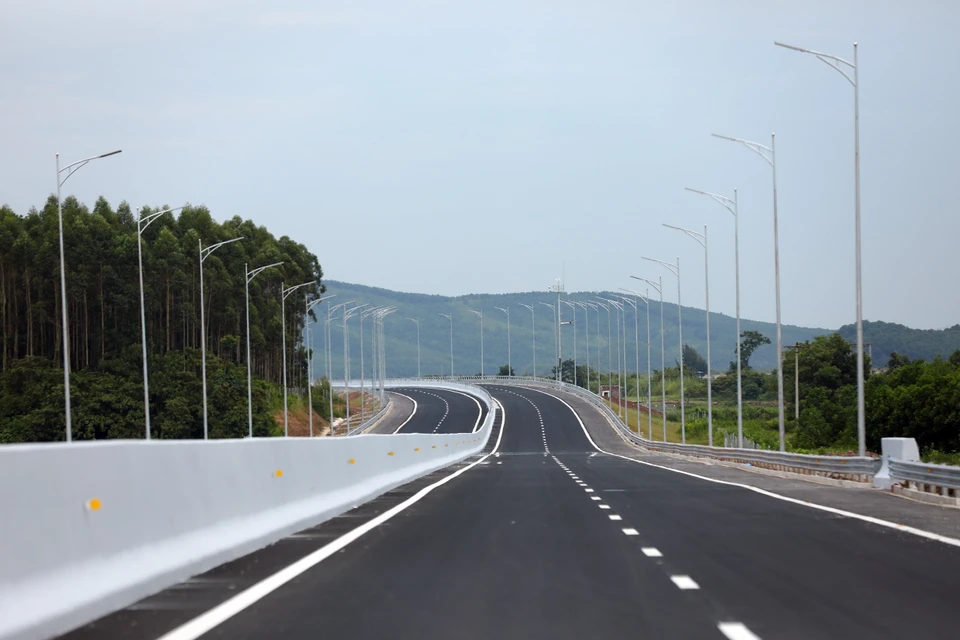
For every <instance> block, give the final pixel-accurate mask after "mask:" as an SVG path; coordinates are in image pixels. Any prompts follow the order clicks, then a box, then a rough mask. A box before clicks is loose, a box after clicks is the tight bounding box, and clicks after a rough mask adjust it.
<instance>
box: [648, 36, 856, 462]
mask: <svg viewBox="0 0 960 640" xmlns="http://www.w3.org/2000/svg"><path fill="white" fill-rule="evenodd" d="M774 44H775V45H776V46H778V47H783V48H786V49H791V50H793V51H798V52H800V53H806V54H809V55H812V56H814V57H816V58H818V59H819V60H820V61H821V62H823V63H825V64H827V65H828V66H829V67H831V68H832V69H834V70H835V71H837V72H838V73H840V75H842V76H843V77H844V78H845V79H846V80H847V81H848V82H849V83H850V85H851V86H852V87H853V90H854V99H853V101H854V105H853V106H854V235H855V240H854V249H855V263H856V316H857V436H858V450H859V455H860V456H863V455H865V451H866V440H865V431H866V429H865V407H864V404H865V401H864V371H863V369H864V352H863V346H864V344H863V295H862V290H863V287H862V259H861V232H860V226H861V223H860V97H859V60H858V48H857V43H854V44H853V62H850V61H847V60H844V59H843V58H840V57H837V56H834V55H830V54H827V53H822V52H819V51H814V50H811V49H805V48H802V47H796V46H793V45H788V44H784V43H782V42H775V43H774ZM712 135H713V136H714V137H716V138H720V139H723V140H728V141H730V142H735V143H738V144H741V145H743V146H744V147H746V148H747V149H750V150H751V151H753V152H754V153H756V154H757V155H759V156H760V157H761V158H763V160H764V161H765V162H766V163H767V164H768V165H769V166H770V169H771V178H772V183H773V255H774V281H775V302H776V334H777V340H776V349H777V354H776V356H777V400H778V402H777V414H778V415H777V419H778V430H779V439H780V451H784V450H785V448H786V436H785V418H784V392H783V334H782V323H781V313H780V306H781V305H780V246H779V244H780V243H779V217H778V210H777V204H778V203H777V162H776V135H775V134H770V145H769V146H767V145H765V144H762V143H760V142H755V141H751V140H746V139H743V138H736V137H733V136H726V135H719V134H712ZM687 190H688V191H691V192H693V193H698V194H701V195H705V196H708V197H710V198H712V199H713V200H714V201H716V202H717V203H719V204H721V205H722V206H723V207H724V208H726V209H727V210H728V211H729V212H730V213H731V214H733V218H734V261H735V274H736V276H735V277H736V315H737V322H736V330H737V441H738V446H739V447H743V382H742V365H741V357H740V351H741V335H740V334H741V331H740V246H739V244H740V241H739V212H738V208H737V190H736V189H734V191H733V198H728V197H726V196H723V195H720V194H716V193H711V192H709V191H701V190H698V189H691V188H689V187H687ZM664 226H666V227H669V228H672V229H676V230H678V231H681V232H683V233H685V234H686V235H688V236H689V237H691V238H693V239H694V240H696V241H697V242H698V243H700V245H701V246H702V247H703V250H704V270H705V285H706V313H707V380H708V383H707V423H708V433H709V436H708V437H709V441H710V444H711V445H712V444H713V402H712V371H711V358H710V284H709V266H708V246H707V227H706V226H704V232H703V233H702V234H701V233H698V232H696V231H692V230H690V229H684V228H681V227H675V226H673V225H669V224H665V225H664ZM645 259H647V260H652V261H653V262H657V263H659V264H660V265H662V266H664V267H666V268H667V269H668V270H670V271H671V272H672V273H673V274H674V275H675V276H676V277H677V314H678V324H679V326H678V331H679V332H680V336H681V337H680V347H681V355H680V363H679V364H680V419H681V433H682V440H683V441H684V442H686V428H685V412H684V393H683V338H682V332H683V325H682V318H681V311H680V304H681V303H680V259H679V258H677V263H676V265H673V264H671V263H667V262H664V261H662V260H655V259H652V258H645ZM634 277H635V276H634ZM639 279H641V280H646V279H644V278H639ZM646 281H647V282H648V283H650V284H651V285H653V283H652V282H650V281H649V280H646ZM660 294H661V316H662V300H663V295H662V294H663V292H662V289H660ZM661 343H662V322H661ZM661 360H662V358H661ZM662 364H663V363H662V362H661V367H662ZM661 371H662V368H661ZM664 405H665V394H664ZM665 437H666V417H664V438H665Z"/></svg>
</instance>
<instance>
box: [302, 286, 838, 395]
mask: <svg viewBox="0 0 960 640" xmlns="http://www.w3.org/2000/svg"><path fill="white" fill-rule="evenodd" d="M325 282H326V286H327V294H328V295H336V296H337V298H334V299H333V300H331V303H330V304H332V305H336V304H338V303H340V302H346V301H350V300H353V301H355V303H356V304H362V303H369V304H370V306H371V307H375V306H388V305H393V306H397V307H398V310H397V312H396V313H394V314H393V315H391V316H389V317H388V319H387V321H386V325H385V333H386V344H387V367H388V371H387V375H389V376H409V375H416V373H417V329H416V325H415V324H414V323H413V322H411V321H409V320H407V318H416V319H418V320H419V321H420V342H421V366H422V372H423V375H434V374H440V373H444V374H446V373H449V371H450V333H449V331H450V324H449V322H448V321H447V319H446V318H443V317H441V316H440V314H441V313H446V314H450V315H451V316H452V317H453V327H454V329H453V331H454V333H453V337H454V345H453V352H454V354H453V356H454V373H456V374H475V373H479V372H480V319H479V318H478V317H477V316H476V315H475V314H473V313H471V310H476V311H482V312H483V330H484V345H483V346H484V371H485V373H487V374H490V373H496V370H497V369H498V368H499V367H500V366H501V365H505V364H507V316H506V314H504V313H503V312H502V311H498V310H497V307H502V308H504V309H509V310H510V335H511V345H512V364H513V368H514V370H515V371H516V373H517V374H524V373H532V372H533V348H532V347H533V345H532V342H533V340H532V338H533V336H532V332H533V329H532V327H531V313H530V311H529V310H528V309H526V308H524V307H522V306H520V305H521V304H528V305H532V306H533V307H534V308H535V314H536V343H537V353H536V361H537V362H536V364H537V373H538V374H540V375H547V374H548V373H549V372H550V370H551V367H552V366H553V364H554V363H553V358H554V357H555V354H556V348H555V339H554V333H553V331H554V325H553V316H552V312H551V310H550V309H548V308H547V307H545V306H544V305H542V304H540V303H541V302H543V303H548V304H555V303H556V300H557V296H556V294H554V293H549V292H546V291H543V292H529V293H510V294H499V295H497V294H474V295H466V296H459V297H447V296H438V295H425V294H418V293H401V292H397V291H390V290H387V289H379V288H375V287H366V286H362V285H356V284H348V283H345V282H338V281H335V280H327V281H325ZM613 295H614V294H612V293H609V292H600V293H597V292H577V293H569V294H563V297H562V300H567V301H594V300H596V299H597V298H598V297H610V296H613ZM562 307H563V310H562V314H563V315H562V320H563V321H564V322H566V321H569V320H572V319H573V310H572V309H571V308H570V307H568V306H567V305H562ZM319 313H320V314H322V315H323V318H320V320H321V323H320V324H318V325H314V327H315V329H314V331H313V333H314V338H313V345H314V349H315V357H316V363H315V373H316V375H320V372H322V370H323V358H322V356H321V354H322V353H323V349H324V344H323V339H324V336H323V332H322V331H320V330H319V327H321V326H322V321H325V320H326V305H321V307H320V312H319ZM663 315H664V326H665V342H666V360H667V366H673V365H674V362H675V361H676V360H677V359H679V357H680V344H679V339H678V333H677V305H676V304H671V303H669V302H665V303H664V305H663ZM341 317H342V316H341ZM585 322H589V325H588V326H585V324H584V323H585ZM626 323H627V336H626V341H627V364H628V368H629V369H630V370H633V369H635V368H636V366H635V365H636V348H635V346H634V345H635V339H634V335H635V331H636V327H635V323H634V311H633V309H632V308H631V307H630V306H629V305H627V315H626ZM740 324H741V329H742V330H743V331H747V330H755V331H760V332H761V333H763V334H764V335H766V336H768V337H770V338H771V340H772V339H774V337H775V335H776V329H775V325H774V324H773V323H769V322H755V321H752V320H741V323H740ZM348 325H349V328H350V335H351V343H350V345H351V346H350V359H351V372H352V373H353V374H354V375H359V373H360V368H359V367H360V338H359V332H358V331H359V323H358V320H357V318H351V319H350V320H349V322H348ZM342 327H343V324H342V320H337V321H335V322H334V323H333V329H332V332H331V335H332V343H333V354H332V361H333V371H334V377H337V376H341V375H343V374H342V372H343V330H342ZM574 327H576V350H577V360H578V362H581V363H585V362H586V360H587V349H588V346H589V350H590V355H589V359H590V363H591V366H592V367H594V368H597V356H598V350H597V347H598V344H599V347H600V349H599V355H600V357H601V358H602V364H601V365H600V369H602V370H604V371H606V370H608V369H609V366H608V364H607V356H608V345H609V343H608V340H607V314H606V312H605V311H603V310H601V311H600V327H599V328H600V336H599V338H598V336H597V314H596V312H594V311H592V310H591V311H590V313H589V320H587V318H586V316H585V314H584V312H583V310H581V309H578V310H577V312H576V324H574V325H568V326H564V327H563V333H562V343H561V347H562V351H563V357H564V358H565V359H566V358H570V357H572V356H573V350H574ZM650 329H651V333H650V335H651V342H652V343H653V350H652V352H651V353H652V355H651V357H652V366H653V368H654V369H659V368H660V337H659V336H660V334H659V330H660V303H659V302H657V301H652V302H651V305H650ZM710 330H711V334H712V336H713V341H712V345H711V349H712V354H711V355H712V361H713V366H714V367H715V368H716V369H718V370H720V369H726V368H727V366H728V364H729V363H730V361H732V360H734V359H735V356H734V354H735V351H736V319H735V318H732V317H730V316H725V315H721V314H717V313H713V314H711V316H710ZM587 331H589V337H588V336H587V335H586V332H587ZM639 333H640V342H641V347H640V368H641V370H646V366H647V365H646V346H645V344H646V311H645V307H644V304H643V303H642V302H641V303H640V316H639ZM826 333H829V331H828V330H826V329H810V328H805V327H794V326H784V327H783V340H784V344H793V343H794V342H797V341H800V342H803V341H805V340H811V339H812V338H813V337H814V336H817V335H823V334H826ZM370 337H371V335H370V323H369V321H365V323H364V345H365V349H366V345H369V341H370ZM610 337H611V342H612V347H611V350H610V357H611V358H612V360H613V368H614V369H615V368H616V360H617V349H616V346H617V326H616V317H615V316H614V318H613V320H612V322H611V324H610ZM622 339H623V337H621V340H622ZM683 339H684V342H686V343H688V344H691V345H693V346H695V347H696V348H697V349H698V350H699V351H700V352H701V353H702V354H704V355H706V318H705V314H704V312H703V310H702V309H694V308H691V307H686V306H685V307H683ZM588 341H589V345H588ZM365 356H366V364H365V365H364V371H365V372H369V370H370V352H369V350H365ZM751 363H752V364H753V365H754V366H755V367H756V368H758V369H772V368H773V367H774V366H775V364H776V350H775V348H774V347H773V345H766V346H763V347H760V348H759V349H757V351H756V353H755V354H754V356H753V359H752V360H751Z"/></svg>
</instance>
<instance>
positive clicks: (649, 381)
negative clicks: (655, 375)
mask: <svg viewBox="0 0 960 640" xmlns="http://www.w3.org/2000/svg"><path fill="white" fill-rule="evenodd" d="M621 291H626V292H627V293H632V294H633V295H635V296H636V297H637V299H639V300H643V303H644V304H645V305H646V307H647V427H648V431H649V438H650V439H651V440H653V403H652V401H651V399H650V395H651V392H652V391H653V383H652V372H651V370H650V290H649V289H647V292H646V293H640V292H639V291H633V290H631V289H622V288H621ZM637 367H638V368H639V365H637ZM638 424H639V420H638ZM637 433H638V435H639V429H638V430H637Z"/></svg>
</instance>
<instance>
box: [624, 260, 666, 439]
mask: <svg viewBox="0 0 960 640" xmlns="http://www.w3.org/2000/svg"><path fill="white" fill-rule="evenodd" d="M630 277H631V278H633V279H634V280H642V281H643V282H646V283H647V284H648V285H650V286H651V287H653V290H654V291H656V292H657V293H659V294H660V396H661V402H662V404H661V405H660V408H661V409H662V415H661V417H662V418H663V441H664V442H666V441H667V386H666V384H667V377H666V368H665V367H666V355H665V348H664V337H663V276H660V277H658V278H657V282H654V281H653V280H648V279H646V278H641V277H639V276H630ZM649 335H650V308H649V305H647V336H648V338H647V342H648V343H649V342H650V340H649ZM647 359H648V360H649V354H648V355H647ZM648 395H649V394H648ZM650 416H651V418H650V419H651V421H652V420H653V417H652V416H653V414H652V413H651V414H650ZM650 429H651V431H650V439H651V440H653V426H652V425H651V427H650Z"/></svg>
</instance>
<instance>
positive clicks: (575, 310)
mask: <svg viewBox="0 0 960 640" xmlns="http://www.w3.org/2000/svg"><path fill="white" fill-rule="evenodd" d="M562 302H563V304H565V305H567V306H568V307H570V310H571V311H573V320H572V321H571V324H572V325H573V386H575V387H578V386H580V385H578V384H577V303H575V302H570V301H569V300H563V301H562Z"/></svg>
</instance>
